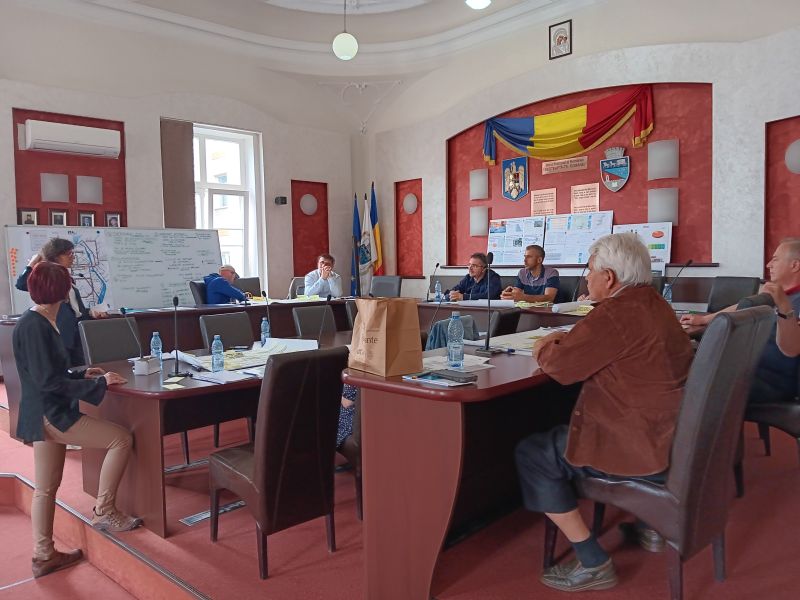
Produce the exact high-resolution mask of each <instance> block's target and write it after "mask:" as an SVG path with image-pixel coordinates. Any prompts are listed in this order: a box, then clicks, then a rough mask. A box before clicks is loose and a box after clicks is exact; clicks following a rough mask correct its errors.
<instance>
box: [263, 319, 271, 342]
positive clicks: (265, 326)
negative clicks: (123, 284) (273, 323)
mask: <svg viewBox="0 0 800 600" xmlns="http://www.w3.org/2000/svg"><path fill="white" fill-rule="evenodd" d="M270 337H272V336H271V335H270V331H269V319H268V318H267V317H262V318H261V345H262V346H265V345H266V344H267V340H268V339H269V338H270Z"/></svg>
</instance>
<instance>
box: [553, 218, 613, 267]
mask: <svg viewBox="0 0 800 600" xmlns="http://www.w3.org/2000/svg"><path fill="white" fill-rule="evenodd" d="M613 220H614V211H613V210H602V211H600V212H593V213H581V214H571V215H550V216H548V217H547V227H546V233H545V236H544V251H545V253H546V255H547V262H548V263H549V264H562V265H563V264H567V265H579V264H583V263H585V262H586V261H588V260H589V247H590V246H591V245H592V244H593V243H594V242H595V240H597V239H598V238H601V237H603V236H604V235H608V234H609V233H611V227H612V222H613Z"/></svg>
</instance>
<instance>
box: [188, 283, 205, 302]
mask: <svg viewBox="0 0 800 600" xmlns="http://www.w3.org/2000/svg"><path fill="white" fill-rule="evenodd" d="M189 289H190V290H191V292H192V298H194V303H195V304H196V305H198V306H199V305H201V304H206V282H205V281H203V280H202V279H196V280H194V281H190V282H189Z"/></svg>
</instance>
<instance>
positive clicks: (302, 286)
mask: <svg viewBox="0 0 800 600" xmlns="http://www.w3.org/2000/svg"><path fill="white" fill-rule="evenodd" d="M305 290H306V278H305V277H295V278H294V279H292V281H291V283H289V294H288V295H289V298H297V297H298V296H302V295H303V293H304V292H305Z"/></svg>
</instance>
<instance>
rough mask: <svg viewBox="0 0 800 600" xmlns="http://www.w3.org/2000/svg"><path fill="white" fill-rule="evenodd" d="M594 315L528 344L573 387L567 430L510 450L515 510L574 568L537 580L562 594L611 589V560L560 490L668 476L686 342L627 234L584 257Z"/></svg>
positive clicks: (567, 492) (571, 496)
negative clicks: (568, 550)
mask: <svg viewBox="0 0 800 600" xmlns="http://www.w3.org/2000/svg"><path fill="white" fill-rule="evenodd" d="M589 253H590V256H591V258H590V259H589V272H588V274H587V283H588V286H589V295H590V297H591V299H592V300H593V301H595V302H597V304H596V306H595V308H594V310H592V312H590V313H589V314H588V315H587V316H586V317H584V318H583V319H582V320H581V321H579V322H578V323H576V324H575V326H574V327H573V328H572V330H571V331H570V332H569V333H563V332H559V333H553V334H551V335H549V336H547V337H545V338H542V339H541V340H539V341H537V342H536V344H535V345H534V347H533V353H534V356H535V357H536V360H537V361H538V362H539V366H540V367H541V368H542V370H543V371H544V372H545V373H547V374H548V375H549V376H550V377H552V378H553V379H554V380H556V381H557V382H558V383H560V384H562V385H568V384H572V383H577V382H580V381H583V382H584V383H583V387H582V389H581V392H580V395H579V396H578V401H577V404H576V405H575V409H574V410H573V413H572V417H571V420H570V423H569V426H566V425H562V426H559V427H556V428H554V429H552V430H550V431H547V432H544V433H535V434H533V435H531V436H529V437H528V438H526V439H524V440H522V441H521V442H520V443H519V444H518V445H517V449H516V461H517V471H518V472H519V477H520V483H521V487H522V493H523V499H524V502H525V507H526V508H527V509H528V510H532V511H536V512H543V513H545V514H547V516H548V517H549V518H550V519H551V520H552V521H553V522H554V523H555V524H556V525H557V526H558V528H559V529H560V530H561V531H562V532H563V533H564V535H565V536H566V537H567V539H568V540H569V541H570V543H571V544H572V547H573V549H574V550H575V554H576V557H577V560H575V561H573V562H570V563H568V564H566V565H556V566H554V567H551V568H549V569H547V570H545V572H544V573H543V574H542V577H541V581H542V583H544V584H545V585H547V586H549V587H552V588H556V589H559V590H564V591H580V590H588V589H605V588H610V587H613V586H614V585H616V583H617V576H616V573H615V571H614V565H613V563H612V561H611V558H610V557H609V555H608V554H606V552H605V551H604V550H603V548H602V547H601V546H600V544H599V543H598V541H597V539H596V538H595V537H594V535H593V534H592V533H591V532H590V531H589V529H588V528H587V526H586V524H585V523H584V522H583V519H582V518H581V515H580V513H579V512H578V503H577V501H576V496H575V492H574V489H573V487H572V485H571V484H570V480H572V479H573V478H575V477H584V476H590V475H593V474H598V472H599V473H608V474H615V475H620V476H636V477H641V478H652V479H655V480H661V479H662V478H663V473H664V471H665V470H666V469H667V467H668V466H669V454H670V448H671V445H672V437H673V434H674V431H675V424H676V422H677V418H678V410H679V407H680V402H681V397H682V395H683V386H684V384H685V382H686V378H687V376H688V373H689V366H690V364H691V362H692V348H691V344H690V343H689V337H688V336H687V335H686V334H685V333H684V332H683V330H682V329H681V327H680V325H679V324H678V320H677V319H676V318H675V313H674V312H673V310H672V308H671V307H670V305H669V304H667V302H666V301H665V300H664V299H663V298H662V297H661V296H660V295H659V294H658V292H656V290H655V289H653V287H652V286H651V285H650V277H651V276H650V254H649V252H648V250H647V248H646V247H645V246H644V244H642V243H641V242H640V241H639V240H638V238H637V236H636V234H634V233H620V234H614V235H607V236H605V237H602V238H600V239H599V240H597V241H596V242H595V243H594V244H592V247H591V248H590V250H589Z"/></svg>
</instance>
